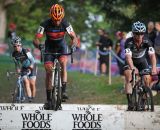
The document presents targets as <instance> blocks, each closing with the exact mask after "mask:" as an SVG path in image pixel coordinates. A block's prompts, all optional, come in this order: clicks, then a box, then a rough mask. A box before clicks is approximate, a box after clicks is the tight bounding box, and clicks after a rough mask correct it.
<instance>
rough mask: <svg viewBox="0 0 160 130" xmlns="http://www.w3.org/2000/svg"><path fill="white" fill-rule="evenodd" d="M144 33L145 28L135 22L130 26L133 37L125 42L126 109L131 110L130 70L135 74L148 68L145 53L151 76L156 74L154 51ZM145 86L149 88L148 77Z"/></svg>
mask: <svg viewBox="0 0 160 130" xmlns="http://www.w3.org/2000/svg"><path fill="white" fill-rule="evenodd" d="M145 32H146V26H145V25H144V24H143V23H141V22H139V21H138V22H135V23H133V25H132V33H133V37H131V38H128V39H127V40H126V42H125V56H126V57H125V60H126V64H125V66H124V76H125V92H126V94H127V100H128V109H129V110H130V109H132V103H131V93H132V87H131V83H130V81H131V79H132V76H131V73H132V70H133V69H135V71H136V73H138V71H141V70H143V69H147V68H149V65H148V61H147V58H146V57H147V53H148V55H149V57H150V61H151V66H152V74H156V73H157V71H156V57H155V50H154V48H153V47H152V43H151V41H150V40H149V39H148V38H146V37H144V33H145ZM144 79H145V81H144V82H145V84H146V86H148V87H149V85H150V83H149V79H150V75H145V77H144Z"/></svg>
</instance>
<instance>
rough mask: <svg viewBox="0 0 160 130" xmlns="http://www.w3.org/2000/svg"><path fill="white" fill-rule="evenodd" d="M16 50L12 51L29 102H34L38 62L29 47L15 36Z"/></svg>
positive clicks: (13, 41) (13, 42) (13, 43)
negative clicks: (24, 45) (23, 44)
mask: <svg viewBox="0 0 160 130" xmlns="http://www.w3.org/2000/svg"><path fill="white" fill-rule="evenodd" d="M12 45H13V48H14V51H13V53H12V57H13V60H14V62H15V66H16V71H17V72H18V73H21V76H22V77H23V82H24V86H25V89H26V93H27V96H28V100H29V102H32V101H33V99H34V98H35V95H36V73H37V68H36V63H35V60H34V57H33V56H32V54H31V52H30V51H29V50H28V49H25V48H23V47H22V43H21V38H20V37H18V36H17V37H15V39H13V40H12Z"/></svg>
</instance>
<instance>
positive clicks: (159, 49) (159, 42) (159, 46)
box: [154, 22, 160, 64]
mask: <svg viewBox="0 0 160 130" xmlns="http://www.w3.org/2000/svg"><path fill="white" fill-rule="evenodd" d="M155 28H156V30H157V32H156V38H155V41H154V48H155V51H156V56H157V64H160V22H156V23H155Z"/></svg>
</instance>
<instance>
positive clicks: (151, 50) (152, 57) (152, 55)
mask: <svg viewBox="0 0 160 130" xmlns="http://www.w3.org/2000/svg"><path fill="white" fill-rule="evenodd" d="M148 54H149V57H150V61H151V65H152V74H156V73H157V70H156V56H155V50H154V48H153V47H150V48H149V50H148Z"/></svg>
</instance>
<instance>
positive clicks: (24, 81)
mask: <svg viewBox="0 0 160 130" xmlns="http://www.w3.org/2000/svg"><path fill="white" fill-rule="evenodd" d="M23 83H24V86H25V90H26V93H27V98H28V100H30V99H31V96H32V95H31V89H30V82H29V79H28V76H27V75H24V76H23Z"/></svg>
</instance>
